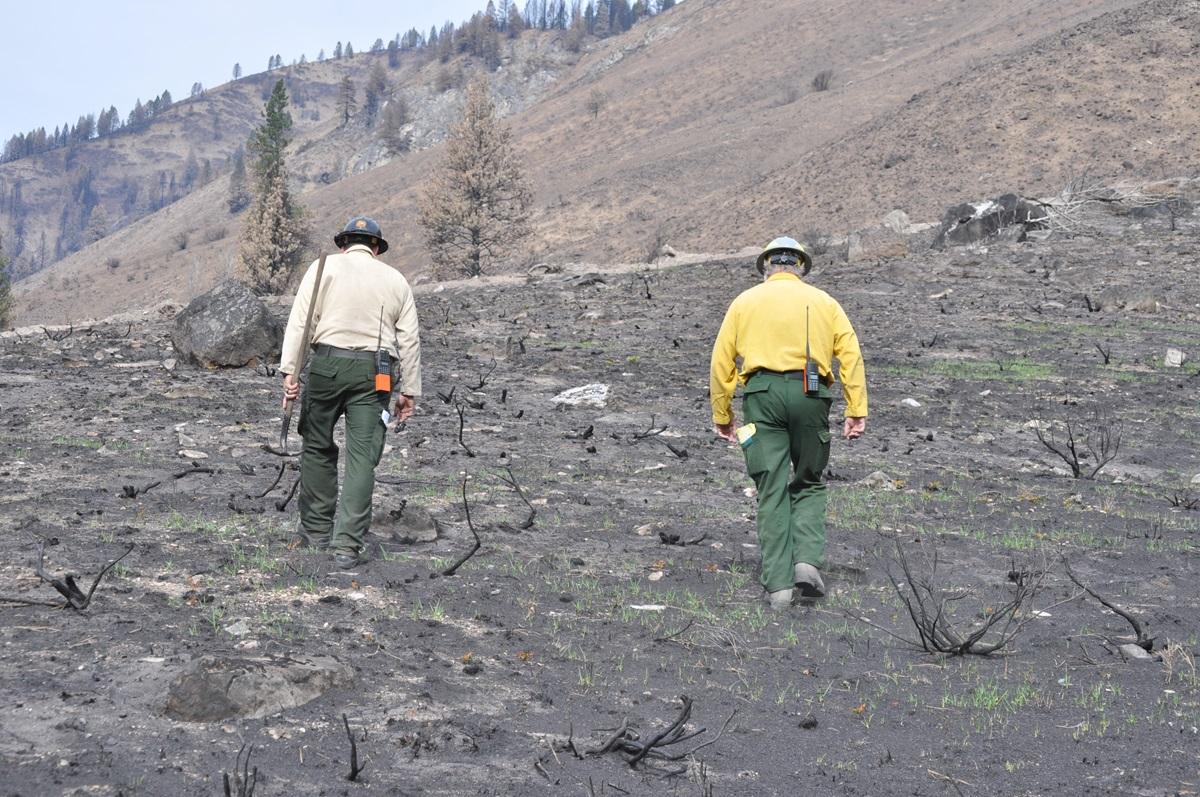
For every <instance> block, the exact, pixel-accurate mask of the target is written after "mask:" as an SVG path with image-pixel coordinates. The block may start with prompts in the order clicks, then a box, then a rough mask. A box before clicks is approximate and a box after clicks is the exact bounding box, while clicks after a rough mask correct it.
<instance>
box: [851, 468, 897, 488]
mask: <svg viewBox="0 0 1200 797" xmlns="http://www.w3.org/2000/svg"><path fill="white" fill-rule="evenodd" d="M859 484H861V485H862V486H864V487H871V488H873V489H876V490H883V491H884V492H891V491H893V490H895V489H896V480H895V479H893V478H892V477H891V476H888V475H887V474H886V473H884V472H883V471H881V470H877V471H875V472H874V473H872V474H870V475H869V476H866V477H865V478H863V479H862V480H861V481H859Z"/></svg>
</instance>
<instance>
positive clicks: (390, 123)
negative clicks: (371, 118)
mask: <svg viewBox="0 0 1200 797" xmlns="http://www.w3.org/2000/svg"><path fill="white" fill-rule="evenodd" d="M407 124H408V103H406V102H405V101H404V98H403V97H393V98H392V99H390V100H388V104H387V105H385V106H383V123H382V124H381V125H380V127H379V138H380V139H381V140H382V141H383V145H384V146H385V147H387V149H388V152H390V153H391V154H393V155H399V154H400V153H402V152H408V150H409V148H410V147H411V146H412V136H411V135H410V134H409V133H408V132H406V131H405V130H404V126H405V125H407Z"/></svg>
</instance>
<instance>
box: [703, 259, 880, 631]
mask: <svg viewBox="0 0 1200 797" xmlns="http://www.w3.org/2000/svg"><path fill="white" fill-rule="evenodd" d="M756 265H757V267H758V272H759V273H760V274H762V275H763V281H762V283H761V284H759V285H756V286H754V287H753V288H750V289H749V290H746V291H743V292H742V293H741V294H740V295H739V296H738V297H737V298H736V299H734V300H733V303H732V304H731V305H730V306H729V310H728V311H727V312H726V313H725V319H724V321H722V323H721V330H720V332H718V333H717V339H716V342H715V343H714V344H713V350H712V363H711V373H710V384H709V395H710V399H711V401H712V419H713V425H714V426H713V430H714V431H715V432H716V433H717V435H718V436H719V437H721V438H722V439H724V440H728V441H729V442H731V443H738V442H740V443H741V445H742V450H743V452H744V454H745V458H746V470H747V471H748V472H749V474H750V477H751V478H752V479H754V483H755V485H756V486H757V488H758V518H757V524H758V547H759V551H760V553H761V556H762V584H763V586H764V587H765V588H766V590H767V593H768V602H769V604H770V605H771V607H772V608H775V609H783V608H786V607H787V606H790V605H791V602H792V598H793V594H794V590H795V589H799V590H800V594H801V596H802V597H808V598H814V597H821V596H823V595H824V594H825V584H824V581H823V580H822V578H821V568H822V567H824V557H825V504H826V491H825V484H824V482H822V480H821V477H822V474H823V473H824V472H825V468H826V467H827V466H828V464H829V439H830V434H829V410H830V406H831V405H832V403H833V394H832V392H831V391H830V388H831V386H832V385H833V362H834V358H836V359H837V362H838V366H839V367H838V372H839V376H840V379H841V383H842V394H843V396H844V397H845V400H846V420H845V423H844V425H843V430H842V434H843V436H844V437H845V438H846V439H847V440H853V439H855V438H857V437H860V436H861V435H862V434H863V432H864V431H865V430H866V424H867V379H866V372H865V369H864V366H863V359H862V353H861V351H860V350H859V347H858V336H857V335H856V334H855V332H854V327H853V326H851V325H850V320H849V319H848V318H847V317H846V313H845V312H844V311H843V310H842V307H841V305H839V304H838V303H837V301H836V300H834V299H833V297H831V296H830V295H829V294H827V293H826V292H825V291H823V290H821V289H819V288H816V287H814V286H812V285H809V284H808V283H806V282H804V280H803V279H801V277H803V276H805V275H807V274H808V272H809V271H810V270H811V268H812V258H811V257H810V256H809V254H808V251H807V250H806V249H805V248H804V246H803V244H800V243H799V242H797V241H796V240H794V239H792V238H776V239H775V240H773V241H771V243H769V244H767V246H766V247H765V248H764V249H763V251H762V253H761V254H760V255H759V256H758V259H757V261H756ZM738 357H740V358H741V360H742V367H741V373H740V374H739V373H738V369H737V358H738ZM739 381H741V382H742V383H743V384H744V385H745V388H744V390H743V400H742V413H743V415H744V416H745V421H746V425H745V426H743V427H741V428H740V429H739V428H737V426H736V423H735V420H734V415H733V410H732V400H733V395H734V391H735V390H736V388H737V384H738V382H739Z"/></svg>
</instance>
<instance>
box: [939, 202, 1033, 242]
mask: <svg viewBox="0 0 1200 797" xmlns="http://www.w3.org/2000/svg"><path fill="white" fill-rule="evenodd" d="M1045 215H1046V213H1045V211H1044V210H1043V209H1042V208H1041V207H1040V206H1039V205H1037V204H1035V203H1033V202H1028V201H1026V200H1024V199H1021V198H1020V197H1018V196H1017V195H1016V194H1005V195H1003V196H1001V197H997V198H996V199H994V200H988V201H984V202H980V203H978V204H971V203H964V204H961V205H956V206H954V207H952V208H950V209H948V210H947V211H946V215H945V216H943V217H942V224H941V227H940V228H939V229H938V233H937V236H936V238H935V239H934V242H933V246H934V248H937V249H941V248H943V247H946V246H965V245H967V244H973V243H978V242H979V241H983V240H985V239H988V238H995V237H997V236H998V234H999V233H1000V232H1001V231H1005V238H1007V239H1008V240H1020V241H1023V240H1025V232H1026V231H1028V230H1030V229H1040V228H1041V227H1042V226H1043V225H1042V219H1044V218H1045ZM1009 228H1015V229H1009Z"/></svg>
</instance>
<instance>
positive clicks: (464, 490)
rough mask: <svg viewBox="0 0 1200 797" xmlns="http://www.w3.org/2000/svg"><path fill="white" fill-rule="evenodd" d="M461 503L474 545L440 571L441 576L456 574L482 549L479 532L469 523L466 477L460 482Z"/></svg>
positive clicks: (469, 513) (469, 508)
mask: <svg viewBox="0 0 1200 797" xmlns="http://www.w3.org/2000/svg"><path fill="white" fill-rule="evenodd" d="M462 502H463V511H464V512H466V514H467V528H468V529H470V530H471V536H472V537H474V538H475V544H474V545H473V546H472V547H471V550H469V551H467V552H466V553H465V554H463V555H462V556H460V557H459V558H458V560H457V561H456V562H455V563H454V564H452V565H450V566H449V567H447V568H446V569H445V570H443V571H442V575H443V576H452V575H454V574H455V573H456V572H458V568H460V567H462V565H463V563H464V562H466V561H467V560H468V559H470V558H471V557H472V556H474V555H475V552H476V551H478V550H479V549H480V548H481V547H483V541H482V540H480V539H479V531H478V530H476V528H475V524H474V523H473V522H472V521H471V504H470V502H469V501H467V477H466V476H464V477H463V480H462Z"/></svg>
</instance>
